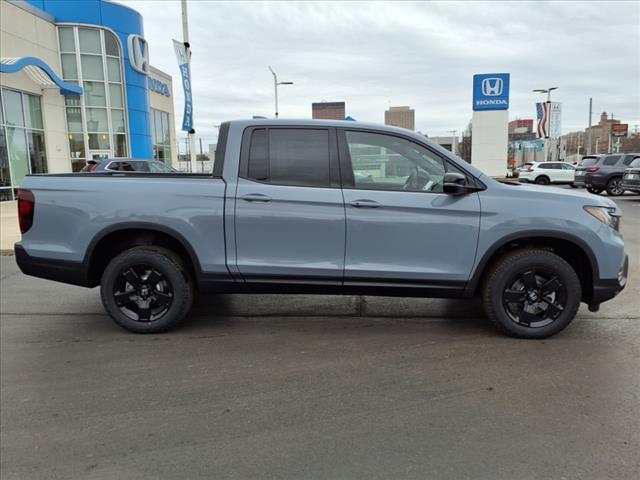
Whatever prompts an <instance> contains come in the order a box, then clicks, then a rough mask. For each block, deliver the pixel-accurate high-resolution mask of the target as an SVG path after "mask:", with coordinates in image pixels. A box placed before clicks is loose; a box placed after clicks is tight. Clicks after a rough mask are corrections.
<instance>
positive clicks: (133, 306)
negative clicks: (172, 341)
mask: <svg viewBox="0 0 640 480" xmlns="http://www.w3.org/2000/svg"><path fill="white" fill-rule="evenodd" d="M100 296H101V298H102V304H103V305H104V308H105V309H106V311H107V313H109V315H110V316H111V318H112V319H113V320H114V321H115V322H116V323H117V324H118V325H120V326H121V327H122V328H124V329H126V330H129V331H130V332H134V333H159V332H163V331H166V330H169V329H171V328H174V327H176V326H177V325H178V324H179V323H180V322H182V320H184V318H185V317H186V315H187V313H188V312H189V309H190V308H191V304H192V302H193V296H194V287H193V282H192V280H191V278H190V275H189V273H188V270H187V269H186V267H185V265H184V262H183V261H182V260H181V259H180V257H178V256H177V255H175V254H173V253H172V252H171V251H169V250H166V249H164V248H159V247H151V246H149V247H135V248H131V249H129V250H126V251H124V252H123V253H121V254H120V255H118V256H117V257H115V258H114V259H113V260H111V262H110V263H109V265H107V268H106V269H105V271H104V274H103V275H102V282H101V286H100Z"/></svg>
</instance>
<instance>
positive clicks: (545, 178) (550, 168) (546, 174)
mask: <svg viewBox="0 0 640 480" xmlns="http://www.w3.org/2000/svg"><path fill="white" fill-rule="evenodd" d="M575 170H576V167H574V166H573V165H571V164H570V163H566V162H541V163H530V164H528V165H527V168H525V169H521V170H520V172H519V174H520V176H519V180H520V181H522V182H533V183H537V184H538V185H549V184H550V183H566V184H571V185H572V184H573V177H574V173H575Z"/></svg>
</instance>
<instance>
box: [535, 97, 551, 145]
mask: <svg viewBox="0 0 640 480" xmlns="http://www.w3.org/2000/svg"><path fill="white" fill-rule="evenodd" d="M536 112H537V120H538V126H537V127H536V136H537V137H538V138H548V137H549V104H548V103H547V102H539V103H536Z"/></svg>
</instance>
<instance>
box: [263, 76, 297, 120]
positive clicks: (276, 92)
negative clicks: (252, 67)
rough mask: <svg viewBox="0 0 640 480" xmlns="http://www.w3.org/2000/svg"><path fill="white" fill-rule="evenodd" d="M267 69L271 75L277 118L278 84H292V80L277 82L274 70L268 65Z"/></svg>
mask: <svg viewBox="0 0 640 480" xmlns="http://www.w3.org/2000/svg"><path fill="white" fill-rule="evenodd" d="M269 71H270V72H271V73H272V75H273V89H274V92H275V97H276V118H278V85H293V82H279V81H278V75H276V72H274V71H273V68H271V66H269Z"/></svg>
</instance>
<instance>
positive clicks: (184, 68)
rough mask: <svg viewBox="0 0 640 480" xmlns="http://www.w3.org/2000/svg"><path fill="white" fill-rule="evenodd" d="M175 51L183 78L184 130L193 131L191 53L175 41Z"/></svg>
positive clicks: (182, 44)
mask: <svg viewBox="0 0 640 480" xmlns="http://www.w3.org/2000/svg"><path fill="white" fill-rule="evenodd" d="M173 49H174V50H175V52H176V59H177V60H178V67H179V68H180V76H181V77H182V88H183V90H184V115H183V116H182V130H184V131H185V132H192V131H193V103H192V98H191V67H190V66H189V60H190V58H189V57H190V56H191V55H190V52H189V51H188V50H187V47H185V45H184V43H182V42H179V41H178V40H174V41H173Z"/></svg>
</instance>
